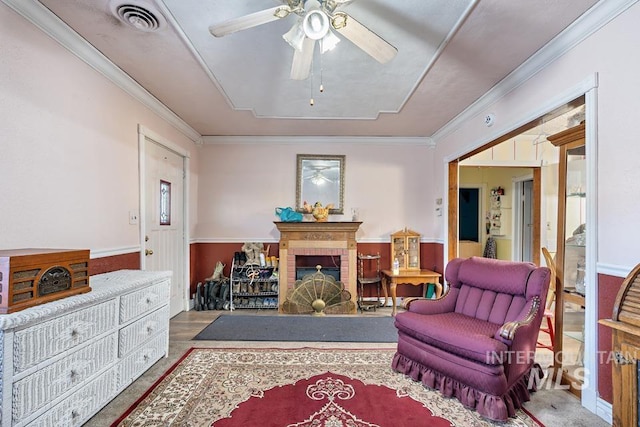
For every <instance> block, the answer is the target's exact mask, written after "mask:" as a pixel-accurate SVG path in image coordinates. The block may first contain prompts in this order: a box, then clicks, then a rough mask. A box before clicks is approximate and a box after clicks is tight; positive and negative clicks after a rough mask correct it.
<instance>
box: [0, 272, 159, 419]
mask: <svg viewBox="0 0 640 427" xmlns="http://www.w3.org/2000/svg"><path fill="white" fill-rule="evenodd" d="M170 280H171V272H153V271H139V270H120V271H115V272H112V273H106V274H99V275H95V276H91V280H90V285H91V288H92V291H91V292H89V293H86V294H82V295H76V296H72V297H68V298H64V299H61V300H58V301H54V302H51V303H47V304H42V305H39V306H35V307H31V308H28V309H25V310H22V311H19V312H16V313H12V314H6V315H0V349H1V351H2V357H1V358H0V371H1V372H2V375H0V381H1V383H0V390H1V391H2V395H1V396H0V402H1V407H2V412H1V413H0V416H1V418H0V424H1V425H2V426H26V425H29V426H51V427H53V426H55V427H60V426H65V427H66V426H79V425H82V424H83V423H84V422H86V421H87V420H88V419H89V418H90V417H91V416H93V415H94V414H95V413H96V412H98V411H99V410H100V409H101V408H102V407H103V406H104V405H106V404H107V403H108V402H109V401H111V400H112V399H113V398H114V397H115V396H116V395H118V393H120V392H121V391H122V390H123V389H124V388H126V387H127V386H128V385H129V384H131V383H132V382H133V381H134V380H135V379H136V378H137V377H139V376H140V375H141V374H142V373H143V372H145V371H146V370H147V369H149V368H150V367H151V366H152V365H153V364H154V363H155V362H156V361H158V360H159V359H160V358H161V357H162V356H166V355H167V352H168V346H169V298H170Z"/></svg>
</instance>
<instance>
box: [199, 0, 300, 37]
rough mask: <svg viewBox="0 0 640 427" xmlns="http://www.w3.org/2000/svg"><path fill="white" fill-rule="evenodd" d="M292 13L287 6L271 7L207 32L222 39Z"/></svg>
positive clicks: (217, 26)
mask: <svg viewBox="0 0 640 427" xmlns="http://www.w3.org/2000/svg"><path fill="white" fill-rule="evenodd" d="M291 12H293V9H291V7H289V6H287V5H282V6H276V7H272V8H271V9H265V10H261V11H260V12H255V13H251V14H249V15H245V16H241V17H239V18H233V19H229V20H228V21H225V22H222V23H220V24H218V25H212V26H210V27H209V32H210V33H211V34H212V35H214V36H216V37H223V36H226V35H228V34H231V33H235V32H236V31H241V30H246V29H248V28H253V27H257V26H258V25H262V24H266V23H268V22H272V21H277V20H278V19H282V18H285V17H287V16H289V14H290V13H291Z"/></svg>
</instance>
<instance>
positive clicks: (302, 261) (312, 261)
mask: <svg viewBox="0 0 640 427" xmlns="http://www.w3.org/2000/svg"><path fill="white" fill-rule="evenodd" d="M318 265H320V266H322V270H321V271H322V273H324V274H326V275H327V276H331V277H333V278H334V279H335V280H336V282H338V281H340V256H335V255H297V256H296V270H295V271H296V274H295V278H296V280H300V279H302V278H303V277H304V276H306V275H307V274H313V273H315V272H316V271H318V270H317V268H316V266H318Z"/></svg>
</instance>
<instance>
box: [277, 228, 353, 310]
mask: <svg viewBox="0 0 640 427" xmlns="http://www.w3.org/2000/svg"><path fill="white" fill-rule="evenodd" d="M275 224H276V227H277V228H278V230H279V231H280V243H279V250H280V264H279V269H280V286H279V294H278V299H279V304H280V307H279V311H280V312H281V313H282V303H283V302H284V301H285V299H286V297H287V292H288V291H289V290H290V289H293V285H294V283H295V281H296V256H333V257H340V281H341V282H342V283H344V287H345V289H347V290H348V291H349V292H350V293H351V300H352V301H353V302H354V306H357V304H355V302H356V298H357V284H356V280H357V267H356V259H357V247H356V232H357V231H358V228H359V227H360V224H362V223H361V222H305V221H303V222H275ZM355 313H356V310H355V309H354V311H353V314H355Z"/></svg>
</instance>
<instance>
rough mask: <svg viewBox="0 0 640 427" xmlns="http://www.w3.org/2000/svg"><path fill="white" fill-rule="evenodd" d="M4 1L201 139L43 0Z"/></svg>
mask: <svg viewBox="0 0 640 427" xmlns="http://www.w3.org/2000/svg"><path fill="white" fill-rule="evenodd" d="M2 2H3V3H5V4H6V5H7V6H9V7H10V8H11V9H13V10H14V11H16V12H17V13H18V14H20V15H21V16H23V17H24V18H25V19H27V20H28V21H29V22H31V23H32V24H33V25H35V26H36V27H38V28H39V29H41V30H42V31H43V32H45V33H46V34H47V35H48V36H49V37H51V38H52V39H54V40H55V41H57V42H58V43H60V44H61V45H62V46H63V47H64V48H66V49H67V50H69V51H70V52H71V53H73V54H74V55H75V56H77V57H78V58H80V59H81V60H82V61H84V62H85V63H87V64H88V65H89V66H90V67H91V68H93V69H94V70H96V71H97V72H99V73H100V74H102V75H103V76H105V77H106V78H107V79H109V80H110V81H111V82H113V83H114V84H115V85H116V86H118V87H119V88H120V89H122V90H123V91H125V92H126V93H127V94H129V95H130V96H131V97H133V98H134V99H135V100H137V101H138V102H140V103H141V104H143V105H144V106H146V107H147V108H149V109H150V110H151V111H153V112H154V113H155V114H157V115H158V116H160V117H161V118H162V119H164V120H166V121H167V122H169V123H170V124H171V125H172V126H173V127H175V128H176V129H177V130H179V131H180V132H181V133H182V134H184V135H185V136H186V137H187V138H189V139H190V140H192V141H193V142H194V143H196V144H199V143H200V142H201V138H202V136H201V135H200V133H198V132H197V131H196V130H195V129H193V128H192V127H191V126H189V125H188V124H187V123H186V122H185V121H184V120H182V119H181V118H180V117H178V116H177V115H176V114H175V113H174V112H173V111H171V110H170V109H169V108H167V107H166V106H165V105H164V104H163V103H162V102H160V101H159V100H158V99H157V98H156V97H155V96H153V95H152V94H151V93H149V92H148V91H147V90H146V89H144V88H143V87H142V86H141V85H140V84H138V83H137V82H136V81H135V80H133V79H132V78H131V77H130V76H129V75H128V74H126V73H125V72H124V71H122V69H120V68H119V67H118V66H116V65H115V64H114V63H113V62H111V61H110V60H109V59H108V58H107V57H106V56H104V55H103V54H102V53H100V51H98V50H97V49H96V48H95V47H93V46H92V45H91V44H89V43H88V42H87V41H86V40H85V39H83V38H82V37H81V36H80V35H79V34H78V33H76V32H75V31H73V29H71V28H70V27H69V26H68V25H67V24H65V23H64V22H63V21H62V20H61V19H60V18H58V17H57V16H55V15H54V14H53V13H51V11H49V9H47V8H46V7H44V6H43V5H42V4H41V3H40V2H38V1H34V0H2Z"/></svg>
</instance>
